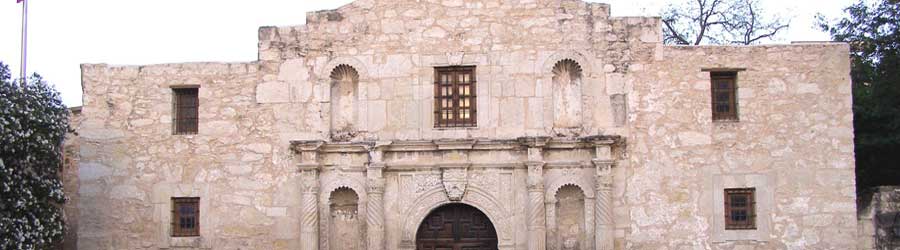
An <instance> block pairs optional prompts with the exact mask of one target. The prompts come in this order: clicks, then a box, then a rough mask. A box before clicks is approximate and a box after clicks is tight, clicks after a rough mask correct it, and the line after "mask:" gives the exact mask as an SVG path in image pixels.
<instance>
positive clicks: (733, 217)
mask: <svg viewBox="0 0 900 250" xmlns="http://www.w3.org/2000/svg"><path fill="white" fill-rule="evenodd" d="M755 193H756V188H730V189H725V229H726V230H743V229H756V200H755Z"/></svg>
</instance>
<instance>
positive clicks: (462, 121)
mask: <svg viewBox="0 0 900 250" xmlns="http://www.w3.org/2000/svg"><path fill="white" fill-rule="evenodd" d="M434 76H435V83H434V127H436V128H449V127H475V125H476V117H477V111H476V109H475V107H476V106H477V105H476V104H475V101H476V96H475V83H476V81H475V66H458V67H441V68H435V69H434Z"/></svg>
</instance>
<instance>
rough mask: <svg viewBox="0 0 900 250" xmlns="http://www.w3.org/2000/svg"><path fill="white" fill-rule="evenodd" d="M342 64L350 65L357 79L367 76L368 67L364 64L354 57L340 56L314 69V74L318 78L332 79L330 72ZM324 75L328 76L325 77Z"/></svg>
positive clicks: (366, 77) (363, 78)
mask: <svg viewBox="0 0 900 250" xmlns="http://www.w3.org/2000/svg"><path fill="white" fill-rule="evenodd" d="M342 65H345V66H349V67H352V68H353V69H354V70H356V73H357V76H358V80H360V81H361V80H365V79H368V78H369V73H368V67H366V64H365V63H363V62H362V61H360V60H359V59H356V58H355V57H348V56H342V57H337V58H334V59H331V61H328V63H326V64H325V66H324V67H322V68H319V69H318V70H316V75H317V76H319V78H320V79H323V78H324V79H332V78H330V77H331V74H332V73H333V72H334V71H335V70H337V69H338V68H339V67H341V66H342ZM326 76H327V77H328V78H326Z"/></svg>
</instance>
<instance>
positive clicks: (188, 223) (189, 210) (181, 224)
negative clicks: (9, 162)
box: [172, 197, 200, 237]
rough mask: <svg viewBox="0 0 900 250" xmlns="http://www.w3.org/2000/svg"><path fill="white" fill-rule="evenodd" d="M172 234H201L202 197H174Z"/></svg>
mask: <svg viewBox="0 0 900 250" xmlns="http://www.w3.org/2000/svg"><path fill="white" fill-rule="evenodd" d="M172 236H173V237H191V236H200V198H198V197H178V198H172Z"/></svg>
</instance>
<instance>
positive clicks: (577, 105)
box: [551, 58, 584, 128]
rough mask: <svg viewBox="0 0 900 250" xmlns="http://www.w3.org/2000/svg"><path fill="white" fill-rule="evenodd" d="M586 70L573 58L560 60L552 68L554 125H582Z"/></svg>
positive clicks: (568, 126) (562, 126)
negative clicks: (583, 86) (583, 85)
mask: <svg viewBox="0 0 900 250" xmlns="http://www.w3.org/2000/svg"><path fill="white" fill-rule="evenodd" d="M583 72H584V71H583V70H582V68H581V65H580V64H578V62H576V61H575V60H573V59H569V58H566V59H562V60H559V61H558V62H557V63H556V64H554V66H553V70H552V75H553V76H552V79H551V80H552V88H551V89H552V99H553V127H554V128H578V127H580V126H581V125H582V121H581V120H582V81H583V78H584V73H583Z"/></svg>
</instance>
